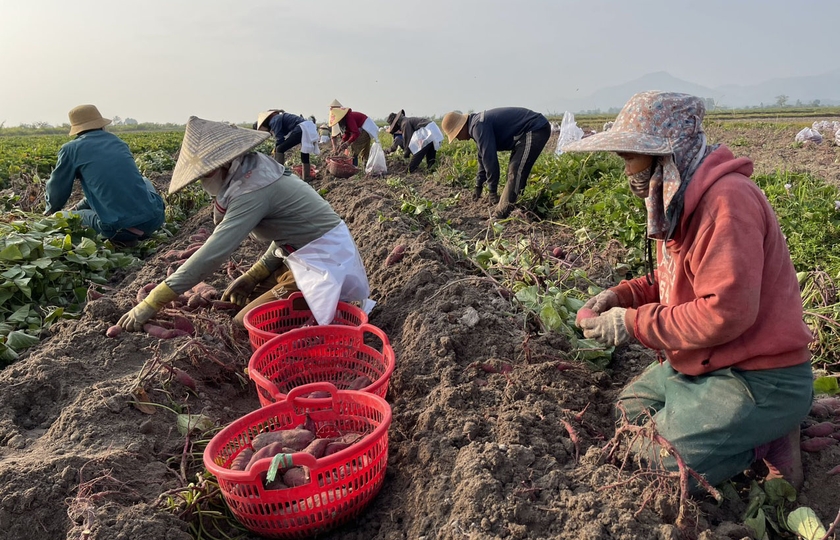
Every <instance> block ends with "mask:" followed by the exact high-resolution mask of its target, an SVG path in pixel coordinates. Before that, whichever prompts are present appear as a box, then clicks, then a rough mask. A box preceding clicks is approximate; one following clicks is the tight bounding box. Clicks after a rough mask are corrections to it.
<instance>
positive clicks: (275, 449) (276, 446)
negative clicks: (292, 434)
mask: <svg viewBox="0 0 840 540" xmlns="http://www.w3.org/2000/svg"><path fill="white" fill-rule="evenodd" d="M253 443H254V441H251V446H254V444H253ZM255 450H256V452H254V455H253V456H251V459H250V461H248V465H246V466H245V470H246V471H250V470H251V468H252V467H253V466H254V464H255V463H256V462H258V461H259V460H261V459H265V458H270V457H274V456H276V455H277V454H279V453H281V452H282V451H283V444H282V443H279V442H274V443H271V444H269V445H266V446H263V447H261V448H259V449H256V448H255Z"/></svg>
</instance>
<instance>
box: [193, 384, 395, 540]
mask: <svg viewBox="0 0 840 540" xmlns="http://www.w3.org/2000/svg"><path fill="white" fill-rule="evenodd" d="M313 391H324V392H327V393H329V395H330V397H327V398H317V399H315V398H304V397H301V396H304V395H308V394H309V393H310V392H313ZM307 415H308V416H309V418H310V419H311V420H312V421H313V422H314V423H315V427H316V430H317V433H318V436H319V437H332V436H336V435H341V434H343V433H363V434H364V438H363V439H361V440H360V441H359V442H357V443H355V444H353V445H351V446H349V447H348V448H345V449H344V450H341V451H339V452H336V453H335V454H332V455H330V456H327V457H323V458H319V459H316V458H315V457H314V456H312V455H311V454H308V453H305V452H296V453H294V454H286V455H285V458H290V459H291V463H292V465H294V466H305V467H308V468H309V477H310V481H309V483H308V484H304V485H302V486H299V487H290V488H286V489H265V487H264V486H263V476H264V475H265V473H266V471H267V470H268V468H269V466H270V465H271V459H269V458H266V459H262V460H260V461H257V462H256V463H255V464H254V465H253V466H252V467H251V470H249V471H238V470H231V469H230V464H231V462H232V461H233V460H234V459H235V458H236V456H237V455H238V454H239V453H240V452H241V451H242V450H243V449H244V448H247V447H249V446H250V444H251V440H252V439H253V438H254V437H255V436H256V435H258V434H259V433H262V432H265V431H276V430H281V429H291V428H294V427H297V426H299V425H301V424H303V423H304V421H305V420H306V417H307ZM390 424H391V407H390V406H389V405H388V403H387V402H386V401H385V400H384V399H382V398H380V397H379V396H376V395H373V394H370V393H367V392H357V391H353V390H346V391H342V390H337V389H336V388H335V386H332V385H330V384H326V383H318V384H312V385H306V386H301V387H298V388H296V389H294V390H292V391H291V392H290V393H289V396H288V398H287V399H285V400H283V401H279V402H277V403H274V404H273V405H270V406H268V407H264V408H262V409H258V410H256V411H254V412H252V413H249V414H247V415H245V416H243V417H242V418H240V419H238V420H236V421H235V422H233V423H232V424H230V425H229V426H227V427H226V428H224V429H223V430H222V431H220V432H219V433H217V434H216V436H215V437H213V439H212V440H211V441H210V444H208V445H207V448H206V449H205V450H204V466H205V467H206V468H207V470H208V471H210V472H211V473H212V474H214V475H215V476H216V478H217V479H218V481H219V488H220V489H221V492H222V496H223V497H224V499H225V502H227V504H228V506H229V507H230V509H231V512H232V513H233V515H234V516H235V517H236V519H237V520H239V522H240V523H242V524H243V525H244V526H245V527H247V528H248V529H249V530H250V531H252V532H254V533H257V534H259V535H262V536H266V537H269V538H309V537H311V536H312V535H315V534H318V533H321V532H324V531H326V530H328V529H330V528H332V527H335V526H337V525H340V524H342V523H346V522H347V521H349V520H351V519H353V518H355V517H356V516H358V515H359V514H360V513H361V512H362V510H363V509H364V508H365V506H366V505H367V504H368V503H369V502H370V501H371V500H372V499H373V497H375V496H376V494H377V493H378V492H379V490H380V488H381V487H382V483H383V481H384V479H385V468H386V466H387V464H388V427H389V426H390Z"/></svg>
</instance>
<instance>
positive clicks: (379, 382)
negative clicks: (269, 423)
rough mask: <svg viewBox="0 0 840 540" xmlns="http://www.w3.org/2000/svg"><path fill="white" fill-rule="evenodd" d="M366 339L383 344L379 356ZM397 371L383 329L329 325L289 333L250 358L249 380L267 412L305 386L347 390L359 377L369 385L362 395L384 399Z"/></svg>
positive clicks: (260, 349) (267, 344)
mask: <svg viewBox="0 0 840 540" xmlns="http://www.w3.org/2000/svg"><path fill="white" fill-rule="evenodd" d="M366 334H373V335H374V336H376V337H377V338H379V342H380V349H381V350H377V349H376V348H374V347H373V346H371V345H369V344H366V343H365V335H366ZM394 365H395V359H394V349H393V348H391V343H390V342H389V341H388V336H386V335H385V332H383V331H382V330H381V329H379V328H377V327H376V326H373V325H372V324H362V325H360V326H336V325H330V324H328V325H322V326H307V327H304V328H298V329H297V330H290V331H288V332H285V333H283V334H280V335H279V336H275V337H273V338H271V339H270V340H268V341H266V342H265V343H264V344H262V345H261V346H260V348H258V349H257V350H256V351H254V354H253V355H251V360H250V361H249V362H248V376H249V377H250V378H251V380H253V381H254V383H256V385H257V394H258V396H259V398H260V404H261V405H262V406H263V407H265V406H266V405H269V404H271V403H274V402H275V401H279V400H281V399H283V398H285V397H286V396H285V394H288V393H289V391H290V390H292V389H293V388H295V387H297V386H301V385H303V384H309V383H314V382H328V383H331V384H334V385H335V386H336V387H338V388H339V389H347V388H348V387H349V386H351V384H352V383H354V382H357V381H358V379H359V377H367V379H369V380H370V384H368V385H367V386H364V387H363V388H360V389H361V390H363V391H365V392H370V393H372V394H376V395H377V396H380V397H383V398H384V397H385V394H386V393H387V392H388V382H389V381H390V379H391V373H393V372H394Z"/></svg>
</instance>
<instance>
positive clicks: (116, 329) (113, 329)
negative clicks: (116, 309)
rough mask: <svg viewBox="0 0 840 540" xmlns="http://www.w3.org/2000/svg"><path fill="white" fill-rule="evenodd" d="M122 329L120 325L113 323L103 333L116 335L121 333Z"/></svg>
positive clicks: (111, 335)
mask: <svg viewBox="0 0 840 540" xmlns="http://www.w3.org/2000/svg"><path fill="white" fill-rule="evenodd" d="M122 331H123V329H122V326H120V325H118V324H115V325H114V326H111V327H110V328H108V330H106V331H105V335H106V336H108V337H117V336H118V335H120V334H122Z"/></svg>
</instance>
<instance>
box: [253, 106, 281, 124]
mask: <svg viewBox="0 0 840 540" xmlns="http://www.w3.org/2000/svg"><path fill="white" fill-rule="evenodd" d="M279 112H280V111H279V110H277V109H269V110H267V111H263V112H261V113H260V114H258V115H257V127H256V129H260V128H261V127H263V125H265V123H266V122H268V119H269V118H271V117H272V116H274V115H275V114H277V113H279Z"/></svg>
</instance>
